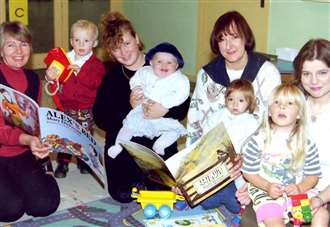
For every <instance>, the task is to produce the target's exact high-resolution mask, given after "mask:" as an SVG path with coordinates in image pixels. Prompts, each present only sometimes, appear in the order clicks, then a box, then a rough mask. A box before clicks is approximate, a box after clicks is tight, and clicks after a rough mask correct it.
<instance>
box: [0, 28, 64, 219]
mask: <svg viewBox="0 0 330 227" xmlns="http://www.w3.org/2000/svg"><path fill="white" fill-rule="evenodd" d="M31 52H32V36H31V34H30V31H29V30H28V29H27V27H26V26H25V25H23V24H21V23H20V22H4V23H2V24H1V25H0V53H1V60H0V83H1V84H3V85H6V86H8V87H11V88H13V89H15V90H18V91H20V92H22V93H24V94H26V95H28V96H29V97H30V98H32V99H33V100H35V101H36V102H39V101H40V98H41V91H42V89H41V83H40V81H39V77H38V75H37V74H36V73H34V72H33V71H31V70H27V69H25V68H24V66H25V65H26V64H27V62H28V60H29V58H30V55H31ZM48 153H49V150H48V147H46V146H44V145H43V144H41V142H40V140H39V138H38V137H36V136H32V135H29V134H27V133H26V132H24V131H23V130H22V129H20V128H18V127H16V126H13V125H10V124H8V123H7V122H6V121H5V119H4V117H3V115H2V112H1V111H0V222H12V221H16V220H17V219H19V218H20V217H21V216H23V214H24V213H26V214H28V215H31V216H35V217H37V216H48V215H49V214H51V213H53V212H55V211H56V209H57V207H58V205H59V203H60V192H59V188H58V185H57V183H56V181H55V179H54V177H53V176H51V175H49V174H46V173H45V171H44V169H43V167H42V166H41V163H40V162H38V161H37V159H36V158H39V159H43V158H45V157H47V156H48Z"/></svg>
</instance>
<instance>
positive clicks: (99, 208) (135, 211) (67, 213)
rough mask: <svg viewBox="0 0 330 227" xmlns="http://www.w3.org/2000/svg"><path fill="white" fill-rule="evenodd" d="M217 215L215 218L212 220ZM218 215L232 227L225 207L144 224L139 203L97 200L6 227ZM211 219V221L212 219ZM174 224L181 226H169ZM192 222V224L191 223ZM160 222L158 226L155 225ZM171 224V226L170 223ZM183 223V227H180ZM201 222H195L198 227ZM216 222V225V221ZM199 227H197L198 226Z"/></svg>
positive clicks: (80, 226)
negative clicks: (145, 220)
mask: <svg viewBox="0 0 330 227" xmlns="http://www.w3.org/2000/svg"><path fill="white" fill-rule="evenodd" d="M212 215H213V217H212ZM214 215H217V218H218V219H219V220H221V221H220V222H222V223H224V224H225V225H220V224H219V222H218V224H219V225H212V226H226V225H227V226H230V223H231V220H232V219H233V218H234V217H235V216H234V215H233V214H231V213H230V212H228V211H227V210H226V209H225V208H224V207H220V208H218V209H214V210H209V211H205V210H203V209H202V208H201V207H200V206H197V207H196V208H194V209H190V208H189V209H186V210H182V211H178V210H174V211H173V213H172V215H171V217H170V218H169V219H168V220H164V219H162V220H161V219H158V220H157V219H155V220H150V219H149V220H148V222H144V220H143V219H144V216H143V211H142V209H141V206H140V205H139V204H138V203H136V202H131V203H128V204H121V203H118V202H116V201H114V200H113V199H111V198H110V197H109V198H104V199H100V200H97V201H93V202H89V203H86V204H82V205H79V206H75V207H72V208H69V209H66V210H62V211H57V212H55V213H54V214H52V215H50V216H48V217H43V218H30V219H27V220H24V221H20V222H16V223H13V224H10V225H5V226H6V227H39V226H42V227H57V226H58V227H71V226H72V227H93V226H114V227H117V226H123V227H126V226H134V227H143V226H146V225H147V224H149V225H148V226H155V227H156V226H159V227H163V226H183V225H184V226H189V223H190V226H191V225H192V224H193V223H192V222H191V220H193V219H194V218H195V219H196V217H198V218H199V219H200V220H202V219H203V221H206V219H205V218H208V219H209V220H211V219H214ZM210 217H211V219H210ZM170 221H172V222H173V223H174V221H175V223H177V225H173V224H168V223H169V222H170ZM189 221H190V222H189ZM152 223H157V224H152ZM166 223H167V224H166ZM180 223H181V225H180ZM196 223H197V222H195V224H196ZM213 223H215V222H213ZM194 226H196V225H194Z"/></svg>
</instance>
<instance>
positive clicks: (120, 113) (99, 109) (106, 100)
mask: <svg viewBox="0 0 330 227" xmlns="http://www.w3.org/2000/svg"><path fill="white" fill-rule="evenodd" d="M102 26H103V37H102V40H103V46H104V48H105V49H106V50H107V52H108V53H109V55H110V57H111V59H112V60H113V61H114V62H116V64H115V65H114V66H113V67H112V68H111V69H110V70H109V71H108V73H107V75H106V76H105V77H104V79H103V81H102V83H101V85H100V87H99V89H98V93H97V97H96V101H95V104H94V108H93V114H94V120H95V123H96V125H97V126H98V127H100V128H101V129H103V130H104V131H105V132H106V139H105V154H106V153H107V152H106V151H107V150H108V148H109V147H110V146H112V145H114V144H115V139H116V136H117V133H118V131H119V129H120V128H121V127H122V121H123V120H124V118H125V116H126V115H127V114H128V112H129V111H130V110H131V109H132V108H134V107H135V106H136V105H137V104H138V103H139V101H140V99H142V98H143V97H142V95H141V92H139V90H133V91H132V93H131V90H130V87H129V80H130V78H131V77H132V76H133V75H134V73H135V72H136V71H137V70H138V69H140V68H141V67H142V66H144V65H145V64H146V62H145V56H144V53H143V52H142V51H143V48H144V45H143V43H142V41H141V40H140V38H139V36H138V34H137V33H136V32H135V30H134V28H133V26H132V24H131V22H130V21H129V20H128V19H126V18H125V17H124V16H123V15H121V14H120V13H118V12H109V13H107V14H106V15H105V16H104V18H103V19H102ZM106 105H109V106H107V107H105V106H106ZM188 106H189V100H186V101H185V102H184V103H183V104H181V105H180V106H178V107H173V108H171V109H166V108H164V107H163V106H162V105H160V104H159V103H156V102H152V103H148V104H144V106H143V110H144V115H145V117H147V118H149V119H153V118H160V117H163V116H164V117H169V118H174V119H177V120H179V121H181V120H183V119H184V117H185V116H186V113H187V110H188ZM133 141H135V142H137V143H140V144H143V145H145V146H147V147H150V148H151V147H152V144H153V143H154V141H155V139H154V140H148V139H146V138H141V137H137V138H134V140H133ZM176 147H177V144H176V143H174V144H172V145H171V146H170V147H168V148H167V149H166V152H165V155H164V156H163V158H164V159H167V158H168V157H170V156H171V155H173V154H174V153H176V152H177V148H176ZM105 167H106V172H107V180H108V191H109V193H110V195H111V196H112V198H113V199H115V200H117V201H119V202H123V203H125V202H130V201H132V198H131V190H132V187H134V186H137V187H140V188H141V187H147V188H148V189H152V188H157V187H158V185H156V184H154V183H151V182H149V180H148V179H146V177H145V176H144V174H143V173H142V172H141V170H140V168H139V167H138V166H137V165H136V164H135V162H134V160H133V159H132V158H131V156H130V155H129V154H128V153H127V152H121V153H120V154H119V155H118V156H117V157H116V158H114V159H112V158H110V157H109V156H108V155H105Z"/></svg>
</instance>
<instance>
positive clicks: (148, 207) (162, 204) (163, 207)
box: [131, 188, 184, 219]
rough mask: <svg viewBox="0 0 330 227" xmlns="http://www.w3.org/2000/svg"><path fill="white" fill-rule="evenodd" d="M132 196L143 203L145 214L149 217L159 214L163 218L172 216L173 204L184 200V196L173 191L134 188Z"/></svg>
mask: <svg viewBox="0 0 330 227" xmlns="http://www.w3.org/2000/svg"><path fill="white" fill-rule="evenodd" d="M131 196H132V198H135V199H136V202H138V203H141V206H142V209H143V213H144V216H145V217H146V218H148V219H150V218H154V217H155V216H156V215H157V211H158V215H159V217H161V218H168V217H170V216H171V213H172V210H173V205H174V203H176V201H177V200H184V198H183V196H180V195H177V194H176V193H174V192H171V191H148V190H138V189H137V188H133V189H132V194H131Z"/></svg>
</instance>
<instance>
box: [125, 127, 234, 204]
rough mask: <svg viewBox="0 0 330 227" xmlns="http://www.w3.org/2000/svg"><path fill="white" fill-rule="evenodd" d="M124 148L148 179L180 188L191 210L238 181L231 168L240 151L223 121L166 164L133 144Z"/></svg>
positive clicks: (127, 142) (146, 149)
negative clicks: (237, 151) (234, 181)
mask: <svg viewBox="0 0 330 227" xmlns="http://www.w3.org/2000/svg"><path fill="white" fill-rule="evenodd" d="M121 145H122V146H124V147H125V149H126V150H127V151H128V153H129V154H130V155H131V156H132V157H133V159H134V160H135V162H136V163H137V165H138V166H139V167H140V168H141V170H142V171H143V172H144V173H145V174H146V176H147V177H148V178H150V179H151V180H153V181H156V182H158V183H161V184H164V185H167V186H169V187H173V186H176V187H178V188H179V189H180V190H181V192H182V194H183V196H184V197H185V199H186V201H187V202H188V204H189V205H190V206H191V207H194V206H196V205H197V204H199V203H200V202H201V201H203V200H204V199H206V198H208V197H209V196H211V195H212V194H214V193H215V192H217V191H219V190H220V189H221V188H223V187H225V186H226V185H227V184H228V183H230V182H231V181H232V180H234V179H233V178H232V177H231V176H230V169H231V168H232V167H233V166H234V165H235V164H236V162H235V157H236V152H235V149H234V146H233V144H232V142H231V140H230V138H229V136H228V133H227V131H226V128H225V126H224V124H223V123H222V122H221V123H220V124H218V125H217V126H215V127H214V128H213V129H212V130H210V131H209V132H208V133H207V134H206V135H204V136H203V137H202V138H200V139H199V140H197V141H196V142H195V143H193V144H192V145H190V146H188V147H186V148H185V149H183V150H181V151H179V152H178V153H177V154H175V155H173V156H172V157H170V158H169V159H167V160H166V161H164V160H163V159H162V158H161V157H160V156H159V155H158V154H157V153H156V152H154V151H152V150H151V149H149V148H147V147H145V146H142V145H140V144H137V143H134V142H132V141H125V142H123V141H122V142H121Z"/></svg>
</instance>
